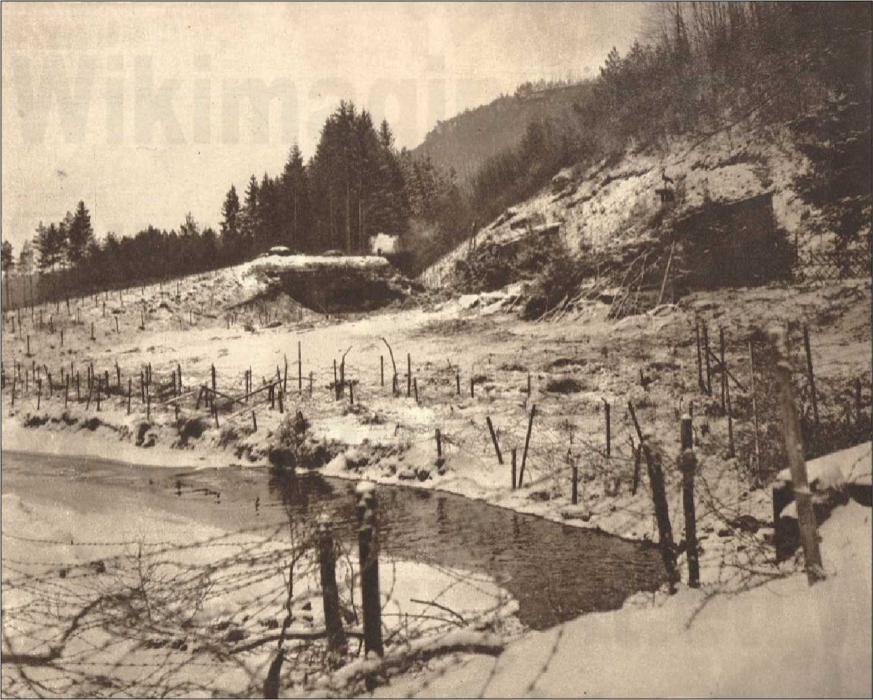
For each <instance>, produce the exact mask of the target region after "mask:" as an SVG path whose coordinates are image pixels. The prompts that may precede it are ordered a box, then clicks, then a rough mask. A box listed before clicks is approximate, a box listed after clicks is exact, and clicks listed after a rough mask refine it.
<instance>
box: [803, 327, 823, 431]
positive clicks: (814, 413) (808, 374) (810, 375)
mask: <svg viewBox="0 0 873 700" xmlns="http://www.w3.org/2000/svg"><path fill="white" fill-rule="evenodd" d="M803 347H804V349H805V350H806V377H807V379H808V380H809V391H810V394H811V395H812V416H813V418H815V426H816V427H818V426H819V420H818V396H817V395H816V391H815V373H814V372H813V371H812V350H811V348H810V346H809V328H807V327H806V326H804V327H803Z"/></svg>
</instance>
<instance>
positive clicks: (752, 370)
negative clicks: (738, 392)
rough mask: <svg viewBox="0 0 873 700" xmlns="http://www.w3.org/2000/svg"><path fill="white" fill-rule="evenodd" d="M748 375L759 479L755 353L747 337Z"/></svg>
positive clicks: (759, 460) (759, 453)
mask: <svg viewBox="0 0 873 700" xmlns="http://www.w3.org/2000/svg"><path fill="white" fill-rule="evenodd" d="M749 377H750V378H751V381H750V385H751V389H752V417H753V419H754V421H755V435H754V438H755V474H756V475H757V479H758V481H759V482H760V481H761V443H760V441H761V438H760V429H759V424H758V395H757V391H756V386H755V355H754V353H753V352H752V339H751V338H749Z"/></svg>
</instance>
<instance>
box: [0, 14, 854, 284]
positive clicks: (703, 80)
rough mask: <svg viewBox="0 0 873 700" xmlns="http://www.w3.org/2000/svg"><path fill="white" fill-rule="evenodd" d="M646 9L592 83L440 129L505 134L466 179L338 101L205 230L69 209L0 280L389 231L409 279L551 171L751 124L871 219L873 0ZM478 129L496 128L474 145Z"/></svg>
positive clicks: (235, 258)
mask: <svg viewBox="0 0 873 700" xmlns="http://www.w3.org/2000/svg"><path fill="white" fill-rule="evenodd" d="M651 12H652V14H651V18H650V23H649V25H650V27H649V30H648V32H647V36H646V37H645V40H643V39H642V38H641V40H640V41H638V42H636V43H635V44H634V45H633V46H632V47H631V48H630V49H629V50H628V51H627V52H626V53H625V55H623V56H622V55H620V54H619V53H618V52H617V51H616V50H615V49H613V50H612V51H611V52H610V53H609V55H608V56H607V57H606V60H605V62H604V64H603V66H602V68H601V70H600V74H599V76H598V77H597V78H596V79H593V80H590V81H587V82H584V83H580V84H578V85H575V86H573V85H564V84H557V85H551V84H541V85H533V84H528V85H523V86H521V87H520V88H519V90H518V91H517V93H516V95H515V96H513V97H512V98H508V97H504V98H500V99H498V100H496V101H495V102H494V103H492V105H489V106H486V107H483V108H480V109H478V110H473V115H474V116H475V119H472V118H471V115H470V114H465V115H461V116H459V117H458V118H456V119H455V120H449V121H448V122H445V123H442V124H441V125H440V126H439V128H438V130H439V131H441V132H444V133H448V134H454V139H455V141H456V143H454V145H452V146H451V148H450V146H449V145H446V146H445V148H446V149H449V150H451V151H452V153H455V154H457V153H459V152H462V151H463V150H464V148H465V147H464V144H465V143H467V144H468V143H470V139H471V138H474V137H476V133H479V136H478V137H477V138H479V139H480V140H481V141H482V142H483V143H486V142H487V143H492V144H493V143H498V144H503V143H504V142H505V141H506V139H504V138H503V137H504V136H507V134H508V136H507V139H508V142H510V143H512V145H510V146H508V147H502V145H501V146H500V147H499V149H498V150H497V152H495V153H493V154H492V155H490V156H489V157H487V158H485V159H484V160H483V161H482V165H481V167H479V168H478V169H477V170H476V172H475V174H474V175H473V176H472V177H466V176H465V177H464V178H463V181H461V180H460V179H459V177H458V175H457V173H456V172H454V171H453V170H451V169H448V170H446V169H444V168H440V167H439V166H437V165H435V164H434V162H433V161H432V160H431V158H430V157H427V156H426V155H421V154H422V153H426V152H427V148H419V149H417V150H416V153H417V154H418V155H416V153H413V152H410V151H408V150H406V149H398V148H397V147H396V146H395V144H394V139H393V135H392V133H391V128H390V126H389V124H388V123H387V122H382V123H381V124H380V125H379V126H378V127H377V126H375V125H374V124H373V121H372V118H371V116H370V114H369V113H368V112H367V111H366V110H361V109H359V108H357V107H356V106H355V105H354V104H352V103H351V102H346V101H344V102H342V103H340V105H339V106H338V107H337V109H336V110H335V111H334V112H333V113H332V114H331V115H330V116H329V117H328V118H327V120H326V122H325V124H324V126H323V128H322V132H321V137H320V140H319V143H318V145H317V147H316V149H315V152H314V153H313V154H312V155H311V157H310V159H309V160H308V161H306V160H305V159H304V154H303V153H302V152H301V151H300V149H299V148H298V147H297V146H293V147H292V148H291V150H290V153H289V155H288V158H287V161H286V163H285V166H284V168H283V170H282V172H280V173H276V174H273V175H270V174H267V173H264V174H262V175H261V176H257V175H255V174H252V175H250V177H248V181H247V184H246V186H245V188H244V189H243V190H242V191H238V190H237V189H236V187H234V186H230V187H229V189H228V191H227V194H226V196H225V198H224V202H223V203H222V204H221V208H220V211H221V224H220V226H219V230H218V231H215V230H213V229H212V228H209V227H206V228H201V226H200V225H199V224H198V223H197V221H196V220H195V219H194V217H193V216H192V215H191V214H188V215H187V216H185V218H184V220H183V222H182V223H181V224H180V225H179V227H178V228H177V229H172V230H169V231H167V230H159V229H157V228H155V227H153V226H148V227H146V228H145V229H143V230H142V231H140V232H138V233H136V234H135V235H133V236H124V237H118V236H116V235H114V234H113V233H111V232H109V233H106V234H105V236H103V237H102V239H100V240H98V239H97V238H96V237H95V232H94V231H93V228H92V226H91V222H90V217H89V215H88V210H87V207H86V205H85V203H84V202H79V203H78V206H77V207H76V208H75V211H74V212H72V213H68V214H67V216H66V217H64V219H63V220H62V221H60V222H56V223H49V224H47V225H45V224H40V226H39V227H38V229H37V231H36V232H35V237H34V240H33V244H32V245H30V244H28V245H25V246H24V247H23V248H22V250H21V251H19V252H18V257H16V256H15V251H13V250H12V248H11V245H9V243H8V242H6V243H4V245H3V270H4V273H6V274H9V273H12V272H15V271H16V270H17V271H20V272H29V271H30V270H32V269H33V268H34V266H36V267H38V269H39V270H40V271H43V272H48V271H56V270H64V271H65V275H66V278H67V279H68V280H72V282H70V283H71V284H73V285H74V286H76V285H80V284H85V283H86V281H87V284H91V285H96V286H101V285H117V284H120V283H122V282H124V283H134V282H136V281H137V280H140V279H146V278H154V277H159V276H160V277H169V276H174V275H180V274H188V273H192V272H198V271H203V270H208V269H212V268H216V267H220V266H225V265H229V264H234V263H238V262H240V261H243V260H246V259H249V258H251V257H252V256H254V255H257V254H259V253H261V252H263V251H265V250H267V249H268V248H269V247H271V246H273V245H277V244H282V245H286V246H288V247H290V248H291V249H293V250H295V251H301V252H319V251H325V250H330V249H337V250H342V251H345V252H347V253H361V252H366V251H368V250H369V248H370V245H369V241H370V238H371V237H372V236H374V235H376V234H377V233H386V234H389V235H396V236H399V237H400V241H401V250H403V251H405V252H404V254H403V255H402V256H401V257H400V258H398V260H399V261H400V262H401V264H402V265H403V267H404V269H405V271H406V272H408V273H411V274H415V273H417V272H419V271H421V270H422V269H423V268H424V267H425V266H427V265H428V264H430V263H431V262H433V261H434V260H435V259H436V258H438V257H439V256H440V255H441V254H443V253H444V252H446V251H448V250H450V249H451V248H452V247H453V246H455V245H456V244H457V243H458V242H460V241H461V240H463V239H464V238H466V236H467V235H469V233H470V230H471V228H472V227H473V226H475V225H477V224H478V225H483V224H485V223H487V222H488V221H490V220H491V219H493V218H494V217H495V216H497V215H498V214H499V213H500V212H501V211H502V210H503V209H505V208H506V207H507V206H510V205H512V204H513V203H516V202H518V201H520V200H522V199H525V198H527V197H529V196H531V195H532V194H533V193H535V192H536V191H537V190H538V189H540V188H542V187H543V186H544V185H546V184H547V183H548V181H549V179H550V178H551V177H552V176H553V175H554V174H555V173H556V172H557V171H558V170H559V169H561V168H563V167H566V166H569V165H582V166H585V165H590V164H592V163H595V162H598V161H599V160H603V159H607V160H608V159H610V158H613V157H617V156H619V155H620V154H621V153H622V152H624V151H626V150H627V149H644V148H659V147H669V142H670V139H671V138H673V137H676V136H679V135H682V136H686V137H689V138H692V139H693V138H698V137H699V138H701V139H705V138H707V136H708V135H711V134H713V133H717V132H718V131H719V130H721V129H723V128H725V127H726V126H729V125H734V124H737V123H752V122H755V123H758V124H761V123H763V124H768V123H772V124H781V125H786V126H787V127H788V128H790V129H791V130H792V132H793V133H794V136H795V139H796V142H797V143H798V145H799V147H800V148H801V149H802V150H803V151H804V152H805V154H806V155H807V156H808V157H809V158H810V160H811V161H812V163H813V164H814V166H815V168H814V169H813V172H812V173H811V174H808V175H806V176H804V180H803V181H802V182H800V183H799V184H800V186H801V191H802V192H803V193H804V195H805V196H807V197H808V198H810V201H814V202H815V203H816V204H817V205H819V206H821V207H822V208H823V210H824V211H825V213H826V216H827V220H828V225H830V226H831V227H832V228H833V229H834V230H836V231H837V232H839V233H840V234H841V235H843V236H844V237H846V238H851V237H852V236H857V235H858V232H859V230H860V229H861V228H862V226H861V223H862V222H863V220H864V217H865V215H866V213H868V212H869V210H870V187H871V185H870V168H869V163H870V149H871V143H870V119H869V115H870V37H871V6H870V5H869V4H867V3H806V2H796V3H754V2H753V3H698V2H691V3H664V4H660V5H658V6H656V7H654V8H653V9H652V11H651ZM568 68H572V67H568ZM553 93H554V94H558V93H560V94H561V95H563V96H564V97H565V98H566V97H567V96H569V97H570V98H571V99H570V100H569V104H568V101H567V99H564V98H562V99H561V100H555V104H556V105H559V106H558V107H555V108H554V109H550V110H546V111H545V113H538V114H537V115H536V118H534V119H532V120H531V121H530V122H529V123H528V124H527V126H526V127H525V128H524V131H523V135H522V136H521V138H520V140H516V139H517V136H516V134H517V130H518V124H517V123H516V122H517V120H509V122H507V124H506V129H505V131H506V133H503V132H502V131H501V129H502V128H503V127H502V126H501V119H500V115H501V114H504V113H506V110H507V109H508V107H507V105H508V104H509V103H508V102H507V101H508V100H510V101H511V100H516V101H519V102H524V101H527V102H531V100H540V103H541V104H546V103H548V100H547V99H545V98H544V97H543V96H544V95H549V94H553ZM510 122H511V123H510ZM465 125H466V126H465ZM469 125H472V126H469ZM483 128H486V129H489V130H491V131H494V132H495V133H494V134H492V136H489V137H488V138H484V137H482V135H481V131H482V129H483ZM471 129H472V131H471ZM497 132H501V133H500V134H497ZM498 136H499V138H498ZM492 137H493V138H492ZM429 140H431V141H432V140H433V139H432V138H431V137H430V136H429V137H428V139H426V140H425V144H423V146H424V145H426V144H427V143H428V141H429ZM444 140H445V139H444ZM447 143H448V142H447ZM481 156H482V154H481V153H477V154H476V158H480V157H481ZM435 160H439V158H435ZM75 280H79V282H76V281H75Z"/></svg>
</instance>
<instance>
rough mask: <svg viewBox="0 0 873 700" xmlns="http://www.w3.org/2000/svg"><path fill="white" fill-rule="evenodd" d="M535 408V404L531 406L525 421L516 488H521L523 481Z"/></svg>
mask: <svg viewBox="0 0 873 700" xmlns="http://www.w3.org/2000/svg"><path fill="white" fill-rule="evenodd" d="M536 412H537V407H536V404H534V405H533V406H531V409H530V418H528V421H527V435H526V436H525V438H524V452H523V453H522V455H521V469H520V470H519V472H518V487H519V488H521V483H522V481H523V480H524V467H525V465H526V464H527V451H528V448H529V447H530V435H531V432H532V431H533V422H534V416H535V415H536Z"/></svg>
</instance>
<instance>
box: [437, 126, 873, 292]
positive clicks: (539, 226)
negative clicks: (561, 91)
mask: <svg viewBox="0 0 873 700" xmlns="http://www.w3.org/2000/svg"><path fill="white" fill-rule="evenodd" d="M802 146H803V144H801V143H800V142H799V141H798V138H797V136H796V134H795V133H794V132H792V131H791V130H790V129H789V128H788V127H787V126H785V125H779V126H776V125H760V126H756V127H752V126H750V125H748V124H737V125H735V126H733V127H732V128H726V129H723V130H721V131H719V132H716V133H715V134H713V135H711V136H709V137H705V138H700V137H683V138H677V139H674V140H672V141H671V142H670V143H669V144H667V145H665V146H661V147H657V148H649V149H639V150H634V149H628V150H626V151H625V152H624V153H622V154H621V155H620V156H619V157H616V158H613V159H611V160H606V159H604V160H601V161H599V162H597V163H595V164H593V165H591V166H588V167H582V166H577V167H575V168H568V169H565V170H562V171H561V172H560V173H558V174H557V175H556V176H555V178H554V179H553V181H552V184H551V185H550V186H549V187H546V188H543V189H542V190H541V191H540V192H539V193H537V194H536V195H535V196H533V197H531V198H530V199H528V200H526V201H523V202H520V203H519V204H517V205H516V206H514V207H511V208H509V209H507V210H506V211H505V212H503V213H502V214H501V215H500V216H499V217H497V219H495V220H494V221H492V222H491V223H490V224H488V225H487V226H485V227H483V228H482V229H480V230H479V232H478V233H477V235H476V238H475V241H465V242H463V243H462V244H461V245H459V246H457V247H456V248H455V249H454V250H453V251H451V252H450V253H448V254H447V255H445V256H444V257H443V258H442V259H440V260H439V261H437V262H436V263H435V264H434V265H432V266H431V267H430V268H428V269H427V270H426V271H425V272H424V273H423V274H422V276H421V280H422V281H423V282H424V283H425V284H426V285H427V286H429V287H433V288H436V287H441V286H444V285H447V284H452V283H454V282H457V281H458V280H457V274H456V273H457V271H458V265H459V262H461V261H466V260H467V258H468V256H469V255H470V253H471V251H472V250H473V249H474V245H473V244H474V243H475V246H478V247H482V246H483V245H485V246H487V245H494V246H497V247H503V246H508V245H515V246H516V247H518V246H519V245H524V244H526V243H529V244H530V245H529V246H528V247H529V248H531V249H535V248H537V247H539V246H540V243H539V239H538V238H537V236H539V235H541V234H542V233H544V232H545V231H554V230H555V229H557V231H558V235H559V238H560V241H561V242H562V243H563V244H564V245H565V246H566V249H567V251H568V253H569V254H570V255H580V254H582V253H592V252H595V253H608V252H609V251H611V250H617V249H619V248H622V247H627V246H629V245H633V244H641V243H644V242H646V241H653V240H655V239H657V238H658V237H659V236H661V237H663V236H664V232H665V229H666V230H667V232H668V233H669V231H670V230H671V227H672V225H673V222H676V221H679V220H681V219H682V218H683V217H684V216H687V215H689V214H691V213H694V212H698V211H700V210H701V209H702V208H704V207H705V206H707V205H711V204H716V205H718V204H729V203H735V202H742V201H744V200H748V199H750V198H753V197H756V196H759V195H770V194H771V195H772V205H773V216H774V224H775V226H776V227H778V228H779V229H781V230H782V231H783V232H784V233H785V234H787V235H786V239H787V241H789V242H790V243H792V244H796V246H797V250H798V252H799V253H800V254H805V253H810V252H812V251H823V252H826V253H829V252H831V251H833V250H834V249H835V246H836V245H837V243H838V236H837V233H836V232H835V231H833V230H832V227H831V226H829V219H830V218H832V216H831V215H830V214H828V213H827V212H826V211H825V209H826V207H822V206H818V204H817V203H812V202H810V201H808V198H805V196H804V192H803V189H802V182H803V181H804V180H805V179H810V178H813V177H814V176H815V175H816V165H815V163H813V162H812V161H811V160H810V158H808V157H807V156H806V155H805V154H804V152H803V149H802ZM664 188H669V189H670V190H671V191H672V193H673V196H674V197H675V201H674V202H672V203H669V204H667V205H666V206H665V205H664V204H662V202H661V199H660V196H659V193H658V190H661V189H664ZM842 199H843V198H842V197H841V193H840V192H838V191H834V192H833V197H832V200H833V202H836V203H839V202H841V201H842ZM866 202H867V204H866V206H867V207H869V203H868V202H869V193H868V194H867V199H866ZM867 221H869V217H868V219H867ZM865 231H866V232H867V234H866V235H867V237H868V238H869V224H867V228H866V229H865V227H864V225H863V224H862V225H861V227H860V231H859V233H860V238H861V239H862V240H863V239H864V232H865ZM462 267H463V265H462ZM510 281H515V280H510Z"/></svg>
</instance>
